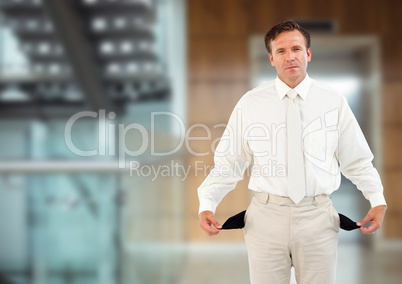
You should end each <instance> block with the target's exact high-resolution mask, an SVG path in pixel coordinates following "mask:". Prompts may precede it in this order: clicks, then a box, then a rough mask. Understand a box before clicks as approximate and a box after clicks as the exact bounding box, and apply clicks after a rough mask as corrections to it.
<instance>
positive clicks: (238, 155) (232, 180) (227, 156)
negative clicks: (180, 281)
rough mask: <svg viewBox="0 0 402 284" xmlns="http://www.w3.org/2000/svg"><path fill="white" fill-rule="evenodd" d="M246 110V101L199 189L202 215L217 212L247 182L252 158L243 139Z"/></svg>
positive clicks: (232, 120) (234, 114)
mask: <svg viewBox="0 0 402 284" xmlns="http://www.w3.org/2000/svg"><path fill="white" fill-rule="evenodd" d="M245 115H246V113H245V108H244V107H243V104H242V100H240V101H239V102H238V103H237V105H236V106H235V108H234V110H233V112H232V114H231V116H230V119H229V122H228V124H227V126H226V128H225V131H224V133H223V135H222V137H221V140H220V142H219V144H218V146H217V148H216V151H215V155H214V164H215V165H214V167H213V168H212V170H211V171H210V173H209V175H208V176H207V177H206V179H205V180H204V182H203V183H202V184H201V185H200V187H199V188H198V198H199V202H200V207H199V213H201V212H203V211H212V212H215V210H216V207H217V206H218V204H219V203H220V202H221V201H222V199H223V197H224V196H225V195H226V194H228V193H229V192H230V191H231V190H233V189H234V188H235V187H236V184H237V182H238V181H240V180H242V179H243V176H244V172H245V170H246V169H247V168H248V166H249V165H250V163H251V160H252V155H251V153H250V151H251V150H250V149H249V147H248V144H247V142H246V140H245V139H244V138H243V133H244V132H243V128H244V125H245V123H244V120H245Z"/></svg>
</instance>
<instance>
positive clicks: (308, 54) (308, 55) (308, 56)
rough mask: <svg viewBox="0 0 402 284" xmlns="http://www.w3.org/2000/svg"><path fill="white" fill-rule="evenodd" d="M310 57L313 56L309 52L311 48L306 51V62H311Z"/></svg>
mask: <svg viewBox="0 0 402 284" xmlns="http://www.w3.org/2000/svg"><path fill="white" fill-rule="evenodd" d="M312 55H313V53H312V51H311V48H309V49H307V62H310V61H311V57H312Z"/></svg>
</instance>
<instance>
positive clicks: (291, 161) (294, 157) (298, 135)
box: [286, 89, 306, 204]
mask: <svg viewBox="0 0 402 284" xmlns="http://www.w3.org/2000/svg"><path fill="white" fill-rule="evenodd" d="M287 96H288V100H289V106H288V113H287V125H286V127H287V140H288V194H289V197H290V198H291V199H292V200H293V202H294V203H296V204H297V203H299V202H300V201H301V200H302V199H303V198H304V196H305V195H306V189H305V187H306V179H305V174H304V155H303V146H302V125H301V119H300V110H299V106H298V104H297V102H296V97H297V93H296V91H295V90H293V89H291V90H290V91H289V92H288V93H287Z"/></svg>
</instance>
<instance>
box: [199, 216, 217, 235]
mask: <svg viewBox="0 0 402 284" xmlns="http://www.w3.org/2000/svg"><path fill="white" fill-rule="evenodd" d="M199 217H200V226H201V228H202V229H203V230H204V231H205V232H206V233H207V234H208V236H214V235H217V234H218V233H219V231H220V229H222V226H221V225H220V224H219V223H218V221H216V220H215V215H214V213H212V212H211V211H203V212H201V213H200V216H199Z"/></svg>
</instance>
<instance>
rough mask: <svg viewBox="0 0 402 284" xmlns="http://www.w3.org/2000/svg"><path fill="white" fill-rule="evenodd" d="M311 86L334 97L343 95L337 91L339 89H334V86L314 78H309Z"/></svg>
mask: <svg viewBox="0 0 402 284" xmlns="http://www.w3.org/2000/svg"><path fill="white" fill-rule="evenodd" d="M311 88H313V89H316V90H317V89H318V90H320V91H321V92H323V93H325V94H328V95H332V96H335V97H343V95H342V94H341V93H340V92H339V90H337V89H335V88H334V87H332V86H330V85H328V84H326V83H324V82H322V81H318V80H315V79H311Z"/></svg>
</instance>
